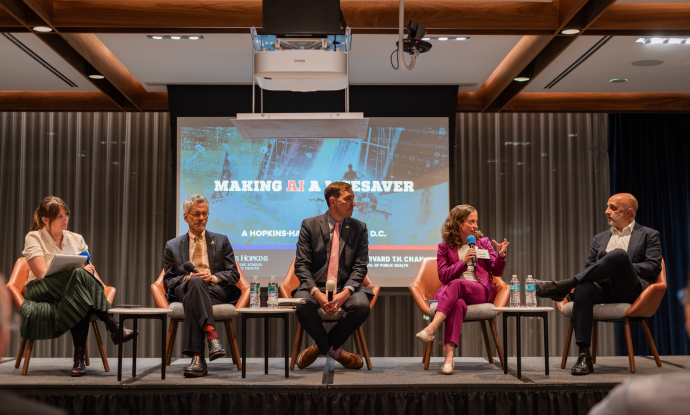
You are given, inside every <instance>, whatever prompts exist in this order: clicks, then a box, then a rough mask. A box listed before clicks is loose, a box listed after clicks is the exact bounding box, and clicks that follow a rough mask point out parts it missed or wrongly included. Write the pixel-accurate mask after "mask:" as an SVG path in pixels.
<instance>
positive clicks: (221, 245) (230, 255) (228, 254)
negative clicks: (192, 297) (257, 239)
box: [163, 230, 240, 295]
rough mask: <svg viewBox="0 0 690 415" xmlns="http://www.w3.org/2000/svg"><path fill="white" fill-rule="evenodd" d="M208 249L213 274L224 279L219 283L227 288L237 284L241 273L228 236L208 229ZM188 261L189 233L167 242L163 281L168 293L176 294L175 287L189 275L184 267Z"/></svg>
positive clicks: (164, 254) (164, 255)
mask: <svg viewBox="0 0 690 415" xmlns="http://www.w3.org/2000/svg"><path fill="white" fill-rule="evenodd" d="M206 251H207V252H208V264H209V267H210V268H211V275H215V276H217V277H220V279H221V280H222V281H221V282H220V283H219V284H220V285H221V286H224V287H226V288H228V286H234V285H235V284H237V282H238V281H239V280H240V273H239V272H238V271H237V264H236V263H235V253H234V252H233V250H232V245H230V241H229V240H228V237H227V236H225V235H221V234H219V233H213V232H209V231H208V230H206ZM187 261H189V233H185V234H184V235H180V236H178V237H177V238H175V239H171V240H169V241H168V243H167V244H165V252H164V253H163V268H164V269H165V274H164V275H163V281H164V282H165V289H166V291H167V292H168V294H171V295H174V294H175V288H176V287H177V286H178V285H180V284H181V282H182V278H184V277H185V276H186V275H189V273H188V272H187V271H185V269H184V268H183V267H182V266H183V265H184V263H185V262H187Z"/></svg>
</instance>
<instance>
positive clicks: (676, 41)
mask: <svg viewBox="0 0 690 415" xmlns="http://www.w3.org/2000/svg"><path fill="white" fill-rule="evenodd" d="M683 40H685V39H678V38H675V37H673V38H671V39H669V40H668V43H669V45H680V44H681V42H683Z"/></svg>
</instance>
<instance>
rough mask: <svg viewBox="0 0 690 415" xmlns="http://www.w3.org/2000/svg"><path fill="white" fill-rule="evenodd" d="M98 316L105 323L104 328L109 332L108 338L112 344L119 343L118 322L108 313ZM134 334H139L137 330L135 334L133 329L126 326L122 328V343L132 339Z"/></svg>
mask: <svg viewBox="0 0 690 415" xmlns="http://www.w3.org/2000/svg"><path fill="white" fill-rule="evenodd" d="M99 318H100V319H101V320H102V321H103V323H105V328H106V330H108V331H109V332H110V338H111V339H112V340H113V344H115V345H118V344H120V322H119V321H117V319H116V318H115V317H113V316H111V315H109V314H107V315H105V316H99ZM135 335H139V330H137V332H136V334H135V333H134V330H130V329H128V328H127V327H124V328H123V329H122V343H127V342H128V341H130V340H132V339H133V338H134V336H135Z"/></svg>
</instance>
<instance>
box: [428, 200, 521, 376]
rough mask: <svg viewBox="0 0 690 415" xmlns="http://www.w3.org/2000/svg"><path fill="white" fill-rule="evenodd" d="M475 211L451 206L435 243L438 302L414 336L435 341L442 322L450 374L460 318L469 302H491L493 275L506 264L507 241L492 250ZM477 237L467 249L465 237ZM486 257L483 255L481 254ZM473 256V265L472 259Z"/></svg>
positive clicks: (445, 371) (446, 369)
mask: <svg viewBox="0 0 690 415" xmlns="http://www.w3.org/2000/svg"><path fill="white" fill-rule="evenodd" d="M477 220H478V217H477V210H476V209H475V208H473V207H472V206H470V205H459V206H456V207H454V208H453V209H452V210H451V211H450V214H449V215H448V218H447V219H446V223H444V224H443V228H442V229H441V235H442V237H443V242H441V243H440V244H439V245H438V251H437V253H436V258H437V264H438V265H437V266H438V278H439V279H440V280H441V282H442V283H443V286H442V287H441V288H439V289H438V291H436V295H435V296H434V300H437V301H438V305H437V307H436V314H435V316H434V320H433V321H432V322H431V323H430V324H429V325H428V326H427V327H426V328H425V329H424V330H422V331H420V332H419V333H417V338H418V339H419V340H421V341H423V342H425V343H431V342H433V341H434V333H435V332H436V330H437V329H438V328H439V326H440V325H441V323H443V321H445V322H446V330H445V335H444V339H443V342H444V344H445V346H446V358H445V360H444V362H443V366H442V367H441V371H442V372H443V374H445V375H451V374H453V366H454V364H453V353H454V351H455V348H456V347H458V343H459V342H460V331H461V330H462V321H463V319H464V318H465V315H466V314H467V305H468V304H481V303H490V302H493V301H494V284H493V281H492V275H495V276H497V277H499V276H501V275H502V274H503V269H504V268H505V266H506V253H507V250H508V245H509V244H510V243H509V242H508V241H507V240H506V239H503V243H501V244H499V243H497V242H496V241H493V243H494V244H496V251H494V249H493V246H492V245H491V242H489V238H484V235H483V234H482V233H481V232H480V231H479V225H478V224H477ZM468 237H470V239H475V238H476V249H475V248H472V249H470V247H469V245H468V243H467V238H468ZM477 250H483V251H488V252H483V251H482V253H484V254H486V253H488V257H489V258H488V259H485V258H481V257H477ZM481 256H484V257H486V255H481ZM475 258H476V264H477V265H476V267H475V266H473V265H472V260H473V259H475Z"/></svg>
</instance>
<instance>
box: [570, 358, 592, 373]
mask: <svg viewBox="0 0 690 415" xmlns="http://www.w3.org/2000/svg"><path fill="white" fill-rule="evenodd" d="M593 372H594V364H593V363H592V355H591V354H589V353H580V355H579V356H578V357H577V362H575V366H573V368H572V369H570V373H571V374H572V375H574V376H583V375H589V374H590V373H593Z"/></svg>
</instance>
